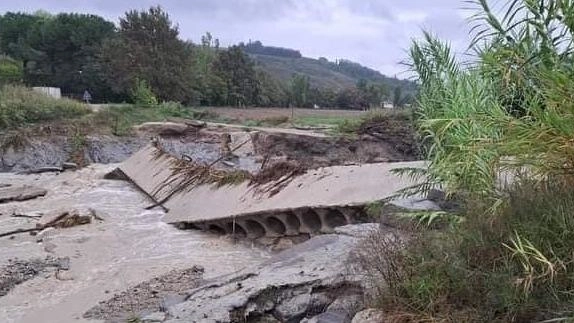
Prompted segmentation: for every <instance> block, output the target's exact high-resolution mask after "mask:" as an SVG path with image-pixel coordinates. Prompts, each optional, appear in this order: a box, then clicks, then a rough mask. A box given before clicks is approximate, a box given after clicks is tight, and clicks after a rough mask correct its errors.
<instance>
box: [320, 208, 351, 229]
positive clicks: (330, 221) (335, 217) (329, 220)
mask: <svg viewBox="0 0 574 323" xmlns="http://www.w3.org/2000/svg"><path fill="white" fill-rule="evenodd" d="M324 222H325V223H324V224H325V225H326V226H327V227H329V228H335V227H340V226H342V225H345V224H347V219H346V218H345V215H344V214H343V213H342V212H341V211H340V210H338V209H335V208H332V209H327V210H326V212H325V216H324Z"/></svg>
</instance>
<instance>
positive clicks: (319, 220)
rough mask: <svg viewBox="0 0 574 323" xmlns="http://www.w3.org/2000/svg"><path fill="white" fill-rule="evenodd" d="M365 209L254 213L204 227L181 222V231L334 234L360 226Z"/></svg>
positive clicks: (248, 234) (255, 235) (251, 234)
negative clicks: (349, 227) (358, 223)
mask: <svg viewBox="0 0 574 323" xmlns="http://www.w3.org/2000/svg"><path fill="white" fill-rule="evenodd" d="M363 209H364V208H363V207H362V206H348V207H331V208H299V209H295V210H287V211H282V212H275V213H267V214H266V213H254V214H247V215H242V216H239V217H236V218H228V219H225V220H224V219H221V220H217V221H209V222H202V223H190V222H180V223H177V226H178V227H179V228H181V229H200V230H204V231H209V232H213V233H218V234H232V235H237V236H245V237H247V238H252V239H257V238H261V237H281V236H297V235H300V234H317V233H331V232H333V230H334V228H335V227H338V226H342V225H346V224H352V223H356V222H357V220H358V219H360V218H362V217H363V215H364V210H363Z"/></svg>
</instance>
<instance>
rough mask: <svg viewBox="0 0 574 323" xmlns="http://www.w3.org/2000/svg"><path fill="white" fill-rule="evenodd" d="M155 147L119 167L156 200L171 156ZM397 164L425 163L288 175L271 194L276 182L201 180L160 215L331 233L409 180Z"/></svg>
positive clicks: (257, 229) (246, 229)
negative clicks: (399, 172)
mask: <svg viewBox="0 0 574 323" xmlns="http://www.w3.org/2000/svg"><path fill="white" fill-rule="evenodd" d="M155 149H156V148H154V147H151V146H149V147H146V148H145V149H143V150H141V151H139V152H138V153H136V154H134V155H133V156H132V157H131V158H129V159H128V160H127V161H125V162H124V163H123V164H121V166H120V167H119V169H120V170H121V171H122V172H123V173H124V174H125V175H127V176H128V177H129V178H130V179H131V180H132V181H133V182H134V183H135V184H136V185H137V186H138V187H140V188H141V189H142V190H143V191H144V192H146V193H147V194H148V195H150V196H151V197H152V198H153V199H154V200H156V201H160V200H162V199H163V198H165V197H166V196H168V194H169V193H170V192H171V190H172V189H173V188H172V187H169V186H166V187H163V188H162V184H163V183H166V182H167V181H168V179H169V178H170V175H171V170H170V165H171V163H170V160H171V159H173V158H174V157H171V156H167V155H163V156H161V157H159V158H158V157H157V154H156V151H155ZM401 167H424V163H423V162H399V163H378V164H364V165H356V166H333V167H325V168H319V169H316V170H310V171H308V172H307V173H305V174H303V175H300V176H298V177H295V178H293V179H292V180H291V181H290V182H288V183H287V184H286V186H285V187H284V188H283V189H281V190H280V191H279V192H278V193H276V194H275V195H272V196H270V194H269V193H263V191H265V188H266V187H268V186H267V185H273V184H275V183H276V182H271V183H268V184H265V185H263V186H259V187H256V186H250V185H249V183H248V182H246V183H242V184H239V185H229V186H224V187H219V188H217V187H215V186H214V185H200V186H196V187H194V188H192V189H190V190H187V191H184V192H182V193H178V194H176V195H174V196H172V197H171V198H170V199H169V200H168V201H167V202H165V203H164V206H165V207H166V208H167V209H168V213H167V215H166V217H165V219H164V220H165V221H166V222H168V223H188V224H191V225H193V226H195V227H199V228H203V229H209V230H215V231H221V232H227V233H229V232H240V233H246V234H248V235H251V236H262V235H269V236H280V235H296V234H299V233H314V232H332V230H333V228H334V227H336V226H340V225H345V224H348V223H352V222H354V218H355V217H356V215H357V212H362V210H363V207H364V206H365V205H368V204H370V203H372V202H374V201H381V200H385V199H388V198H389V197H390V196H392V195H393V194H394V193H395V192H396V191H397V190H400V189H402V188H405V187H407V186H410V185H412V184H413V182H411V181H410V180H408V179H406V178H402V177H399V176H396V175H394V174H392V173H391V170H392V169H394V168H401ZM158 188H162V189H159V190H158Z"/></svg>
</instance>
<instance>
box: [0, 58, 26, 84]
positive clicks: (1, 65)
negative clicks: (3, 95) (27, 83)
mask: <svg viewBox="0 0 574 323" xmlns="http://www.w3.org/2000/svg"><path fill="white" fill-rule="evenodd" d="M23 76H24V69H23V66H22V62H20V61H17V60H15V59H12V58H10V57H9V56H5V55H0V86H1V85H3V84H9V83H19V82H21V81H22V77H23Z"/></svg>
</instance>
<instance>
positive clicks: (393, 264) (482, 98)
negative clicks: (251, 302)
mask: <svg viewBox="0 0 574 323" xmlns="http://www.w3.org/2000/svg"><path fill="white" fill-rule="evenodd" d="M470 3H475V4H477V5H478V8H479V11H478V12H477V14H476V15H474V16H473V19H474V20H473V21H474V22H476V23H477V25H476V26H475V29H474V30H475V31H477V37H476V39H475V41H474V42H473V43H472V44H471V47H472V49H473V50H475V51H476V52H477V53H478V54H479V55H478V59H477V60H475V61H473V62H470V63H468V64H460V63H458V62H457V60H456V57H455V55H454V54H453V53H452V51H451V49H450V47H449V46H448V45H447V44H446V43H443V42H441V41H440V40H438V39H436V38H435V37H433V36H432V35H430V34H428V33H425V35H424V39H423V40H422V41H415V42H414V43H413V45H412V48H411V53H410V56H411V66H412V68H413V71H414V72H415V73H416V74H417V76H418V81H419V83H420V91H419V94H418V110H417V113H418V126H419V131H420V132H421V135H422V136H423V138H425V141H426V144H427V148H428V149H427V150H426V155H427V159H428V160H429V167H428V171H426V172H424V171H423V172H421V171H420V170H413V169H409V170H405V172H406V173H408V174H410V175H411V176H415V177H420V176H423V177H426V180H427V181H426V182H425V183H423V184H421V185H420V186H418V187H415V190H414V191H415V192H418V193H424V192H426V191H428V190H429V188H432V186H433V185H440V186H442V187H443V188H444V189H446V191H447V195H449V194H456V195H457V196H460V197H462V198H463V199H464V202H465V203H464V204H465V205H464V208H463V209H464V211H465V214H464V216H465V220H464V221H460V222H458V221H457V223H455V224H454V225H453V226H449V227H447V228H446V229H444V230H443V231H433V230H429V229H425V230H422V231H420V232H418V233H419V235H418V236H417V237H416V238H414V239H411V240H410V241H409V243H408V245H407V247H406V248H405V249H401V250H399V251H395V250H394V249H392V250H388V251H385V255H387V256H388V257H389V258H388V259H384V262H385V263H387V264H389V265H388V266H382V267H380V268H383V274H382V275H379V276H380V277H381V279H385V280H388V281H387V282H384V283H383V282H379V283H378V284H379V285H381V286H387V287H388V288H378V289H374V291H375V293H374V294H375V297H374V299H375V300H376V301H377V302H378V303H379V304H385V307H384V308H385V309H386V310H388V311H389V312H390V316H391V317H396V318H397V320H399V321H400V320H402V321H423V320H424V321H448V322H454V321H464V322H537V321H545V322H564V321H570V322H571V321H573V320H574V305H572V304H574V293H573V291H574V274H573V273H574V254H573V253H572V250H574V216H573V214H574V190H573V189H572V184H573V183H574V181H573V179H574V177H573V174H574V158H573V156H574V146H573V145H572V142H573V141H574V126H573V125H574V103H573V102H574V95H573V94H572V91H571V89H572V88H574V77H573V76H572V75H573V74H572V68H571V63H572V62H571V59H572V56H571V53H572V52H573V51H574V44H573V43H571V42H569V41H567V40H569V39H571V38H572V37H573V35H574V34H573V32H572V29H571V28H570V24H569V22H570V21H572V19H574V11H572V8H571V5H570V4H567V3H566V2H555V1H539V2H536V4H534V2H533V1H528V0H517V1H509V2H507V4H506V5H505V7H504V12H502V14H499V13H496V12H492V11H491V9H490V7H489V6H488V1H484V0H476V1H470ZM499 17H500V19H499ZM478 44H480V46H478ZM507 179H510V180H509V181H506V180H507ZM380 243H381V244H382V245H383V248H379V249H381V250H385V248H384V246H386V244H387V242H380ZM371 249H373V250H377V249H376V247H371ZM386 249H389V248H386ZM364 257H367V258H368V259H367V261H365V260H363V263H376V262H380V261H382V260H380V259H382V258H381V256H375V255H369V254H368V253H365V255H364ZM369 257H370V258H369ZM359 263H361V262H359ZM363 269H364V270H365V271H366V272H367V273H368V268H363ZM392 273H398V274H392Z"/></svg>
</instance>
